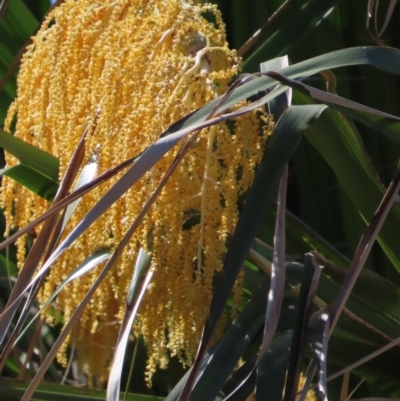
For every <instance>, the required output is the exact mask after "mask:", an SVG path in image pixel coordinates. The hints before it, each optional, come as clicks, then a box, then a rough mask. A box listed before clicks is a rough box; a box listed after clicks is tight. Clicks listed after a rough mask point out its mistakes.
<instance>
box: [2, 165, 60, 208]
mask: <svg viewBox="0 0 400 401" xmlns="http://www.w3.org/2000/svg"><path fill="white" fill-rule="evenodd" d="M0 175H5V176H6V177H9V178H12V179H13V180H14V181H17V182H18V183H20V184H21V185H23V186H24V187H26V188H28V189H29V190H30V191H32V192H34V193H35V194H37V195H39V196H41V197H42V198H43V199H46V200H47V201H49V202H52V201H53V199H54V196H55V194H56V192H57V189H58V182H57V181H55V180H52V179H51V178H49V177H47V176H45V175H43V174H41V173H40V172H38V171H37V170H34V169H33V168H31V167H28V166H26V165H24V164H18V165H17V166H13V167H10V168H5V169H2V170H0Z"/></svg>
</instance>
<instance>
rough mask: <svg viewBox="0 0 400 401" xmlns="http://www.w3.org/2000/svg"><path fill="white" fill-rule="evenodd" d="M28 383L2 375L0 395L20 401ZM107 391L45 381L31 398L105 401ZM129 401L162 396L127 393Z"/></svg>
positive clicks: (48, 400)
mask: <svg viewBox="0 0 400 401" xmlns="http://www.w3.org/2000/svg"><path fill="white" fill-rule="evenodd" d="M26 387H27V383H21V382H20V381H19V380H18V381H17V380H11V379H5V378H2V377H0V397H1V398H2V399H4V400H7V401H20V399H21V397H22V395H23V393H24V391H25V389H26ZM105 395H106V394H105V391H102V390H87V389H79V388H75V387H73V386H65V385H61V384H49V383H43V384H40V385H39V386H38V389H37V391H36V392H35V395H34V398H31V400H38V401H39V400H40V401H96V400H98V401H104V400H105ZM126 399H127V401H158V400H159V401H161V400H163V398H162V397H155V396H149V395H142V394H132V393H129V394H128V395H127V398H126Z"/></svg>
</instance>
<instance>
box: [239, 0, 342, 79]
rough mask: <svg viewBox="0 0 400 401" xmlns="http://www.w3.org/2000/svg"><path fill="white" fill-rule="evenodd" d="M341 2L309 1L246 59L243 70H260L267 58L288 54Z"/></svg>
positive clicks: (329, 0) (331, 0)
mask: <svg viewBox="0 0 400 401" xmlns="http://www.w3.org/2000/svg"><path fill="white" fill-rule="evenodd" d="M339 2H340V0H325V1H320V0H309V1H307V2H306V3H305V4H303V6H302V7H301V8H300V10H298V11H297V12H296V14H295V15H294V16H293V17H292V18H291V19H290V20H289V21H287V22H286V23H285V24H284V25H283V26H281V27H280V29H277V30H276V31H275V32H274V33H273V34H272V35H270V36H269V37H268V38H267V39H266V40H265V41H264V43H262V44H261V45H259V46H258V48H257V50H256V51H255V52H254V53H253V54H251V56H250V57H248V58H247V59H246V61H245V62H244V64H243V69H244V70H245V71H247V72H253V71H256V70H258V65H259V64H260V63H262V62H263V61H264V60H265V58H266V57H277V56H282V55H284V54H288V53H290V52H291V50H292V49H294V48H295V47H296V46H298V44H299V43H300V42H301V41H302V40H303V39H304V38H305V37H306V36H307V35H308V34H309V33H310V32H311V31H313V30H314V28H315V27H316V26H317V25H318V24H319V23H320V22H321V21H322V20H323V19H324V18H325V17H326V16H327V15H328V14H329V13H330V12H331V11H332V9H333V8H334V7H335V6H336V5H337V4H338V3H339Z"/></svg>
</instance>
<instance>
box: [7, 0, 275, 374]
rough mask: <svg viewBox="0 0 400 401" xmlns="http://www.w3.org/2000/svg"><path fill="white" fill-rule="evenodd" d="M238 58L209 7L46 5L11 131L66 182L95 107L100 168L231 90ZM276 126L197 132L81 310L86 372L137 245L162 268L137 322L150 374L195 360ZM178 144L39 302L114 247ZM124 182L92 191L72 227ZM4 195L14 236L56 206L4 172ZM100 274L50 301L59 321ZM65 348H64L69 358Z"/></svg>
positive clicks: (106, 342) (107, 333)
mask: <svg viewBox="0 0 400 401" xmlns="http://www.w3.org/2000/svg"><path fill="white" fill-rule="evenodd" d="M205 17H207V19H206V18H205ZM210 19H211V20H212V22H209V20H210ZM239 62H240V60H239V59H238V58H237V56H236V54H235V52H234V51H231V50H229V49H228V47H227V43H226V38H225V27H224V23H223V21H222V19H221V16H220V13H219V11H218V10H217V9H216V7H215V6H213V5H209V4H208V5H201V4H200V3H199V2H190V3H187V2H184V1H181V0H115V1H112V0H102V1H97V0H79V1H75V0H66V1H65V2H64V3H63V4H62V5H61V6H60V7H58V8H56V9H54V10H53V11H52V12H51V13H50V14H49V16H48V17H47V19H46V21H45V22H44V24H43V26H42V28H41V29H40V31H39V32H38V34H37V35H36V37H35V38H34V40H33V44H32V45H31V46H30V47H29V48H28V51H27V53H26V54H25V56H24V58H23V63H22V65H21V70H20V74H19V76H18V96H17V99H16V100H15V102H14V103H13V105H12V106H11V108H10V110H9V113H8V118H7V120H6V124H5V129H6V130H8V131H11V130H12V129H13V128H12V124H13V122H14V121H15V120H16V126H15V135H16V136H17V137H19V138H21V139H23V140H25V141H27V142H29V143H31V144H33V145H35V146H37V147H40V148H41V149H44V150H45V151H47V152H49V153H51V154H53V155H55V156H57V157H58V158H59V159H60V179H61V177H62V176H63V174H64V173H65V171H66V168H67V166H68V164H69V162H70V158H71V155H72V154H73V152H74V150H75V148H76V146H77V143H78V141H79V139H80V138H81V136H82V133H83V132H84V131H85V129H86V128H87V127H88V126H90V124H91V123H92V122H93V120H94V116H95V115H96V113H97V110H100V112H99V115H98V118H97V121H96V126H95V127H93V128H92V129H91V130H90V133H89V136H88V138H87V141H86V161H87V160H89V159H90V157H91V156H92V155H93V153H94V152H97V156H98V169H99V172H103V171H105V170H107V169H108V168H110V167H111V166H116V165H117V164H119V163H120V162H122V161H123V160H125V159H127V158H129V157H133V156H135V155H137V154H138V153H140V152H142V151H143V150H144V149H145V148H146V147H148V146H150V145H151V144H152V143H153V142H154V141H155V140H157V138H158V137H159V135H160V134H161V133H162V132H163V131H164V130H165V129H166V128H167V127H168V126H169V125H170V124H171V123H173V122H174V121H176V120H178V119H179V118H181V117H183V116H184V115H186V114H187V113H189V112H191V111H193V110H195V109H197V108H199V107H201V106H203V105H204V104H206V103H207V102H209V101H211V100H213V99H215V98H216V97H218V96H219V95H221V94H223V93H224V92H225V91H226V90H227V87H228V84H229V82H230V80H231V79H232V78H233V77H234V76H235V75H236V74H237V72H238V68H239ZM239 106H240V105H237V106H236V107H239ZM260 115H262V116H261V118H262V119H263V123H262V124H260V121H261V120H260ZM260 125H262V126H263V129H261V130H260ZM271 129H272V122H271V119H270V118H269V116H267V115H265V114H263V112H262V111H257V112H254V113H250V114H248V115H246V116H243V117H240V118H238V119H236V120H235V121H234V122H232V124H226V123H223V124H220V125H218V126H214V127H212V128H210V129H208V130H203V131H202V132H201V134H200V136H199V138H198V139H197V141H196V143H195V144H194V145H193V146H192V148H191V149H190V151H189V152H188V153H187V155H186V156H185V157H184V159H183V161H182V162H181V164H180V166H179V167H178V168H177V170H176V171H175V172H174V174H173V176H172V177H171V179H170V180H169V182H168V184H167V185H166V186H165V187H164V189H163V191H162V193H161V195H160V196H159V197H158V199H157V201H156V203H155V204H154V205H153V206H152V208H151V210H150V212H149V213H148V214H147V216H146V218H145V220H144V221H143V223H142V225H141V226H140V228H139V229H138V230H137V232H136V233H135V235H134V237H133V238H132V240H131V241H130V243H129V245H128V246H127V247H126V249H125V251H124V253H123V256H122V257H121V259H120V261H119V263H118V265H117V266H115V268H114V270H113V271H112V272H110V274H109V276H108V279H107V280H106V282H105V283H103V284H102V285H101V287H100V288H99V290H98V291H97V292H96V294H95V296H94V298H93V299H92V302H91V303H90V305H89V307H88V308H86V311H85V313H84V316H83V318H82V319H81V322H80V324H79V327H78V329H77V331H76V333H75V335H74V338H75V339H76V341H75V346H76V350H77V353H78V359H79V361H80V363H81V366H82V367H85V369H87V370H88V372H89V374H90V375H94V376H96V377H98V378H100V379H102V378H104V375H105V373H106V371H107V366H108V365H109V363H110V359H111V356H112V351H113V344H114V342H115V339H116V336H117V331H118V320H119V319H121V316H122V312H123V309H124V301H125V297H126V293H127V289H128V287H129V284H130V281H131V277H132V272H133V268H134V264H135V260H136V256H137V254H138V251H139V249H140V248H141V247H143V248H145V249H150V248H151V253H152V261H151V265H152V268H153V269H154V271H155V273H154V276H153V280H152V283H151V285H150V287H149V288H148V291H147V294H146V297H145V299H144V303H143V305H142V306H141V309H140V316H139V319H138V320H139V323H140V334H141V335H143V337H144V339H145V342H146V345H147V348H148V355H149V362H148V375H149V376H151V374H152V373H154V371H155V368H156V366H157V365H160V364H161V365H162V364H163V361H165V360H166V358H167V355H169V354H172V355H178V356H179V357H180V358H181V359H182V360H183V361H184V362H189V361H190V360H191V359H192V357H193V355H194V352H195V350H196V346H197V342H198V340H199V335H200V331H201V327H202V324H203V323H204V319H205V316H206V313H207V309H208V306H209V304H210V300H211V296H212V281H213V276H214V274H215V272H218V271H219V270H220V269H221V267H222V264H223V257H224V254H225V252H226V247H227V240H228V237H229V236H230V235H231V234H232V233H233V231H234V229H235V225H236V223H237V219H238V210H237V203H238V198H239V196H240V195H242V194H243V193H244V192H245V191H246V190H247V188H248V187H249V185H250V184H251V182H252V180H253V176H254V171H255V168H256V166H257V164H258V163H259V161H260V159H261V156H262V149H263V147H264V144H265V141H266V139H267V136H268V134H269V133H270V132H271ZM177 151H178V148H174V149H173V150H172V151H170V152H169V153H168V154H167V155H166V156H165V157H164V158H163V159H162V160H161V161H160V162H159V163H157V164H156V166H155V167H154V168H153V169H152V170H151V171H149V172H148V173H147V174H146V175H145V176H144V177H143V178H142V179H141V180H140V181H139V182H138V183H137V184H136V185H134V186H133V187H132V188H131V189H130V190H129V191H128V192H127V193H126V194H125V195H124V196H123V197H122V198H121V199H119V201H118V202H116V203H115V204H114V205H113V206H112V207H111V208H110V209H109V210H108V211H107V212H106V213H105V214H104V215H103V216H101V218H99V219H98V221H97V222H96V223H95V224H93V225H92V226H91V227H90V229H89V230H88V231H87V232H86V233H85V234H84V235H82V236H81V238H79V239H78V240H77V241H76V242H75V243H74V245H73V246H72V247H71V248H70V249H69V251H68V252H66V253H65V254H64V255H63V256H62V257H61V258H60V259H59V260H58V262H57V263H56V264H55V265H54V266H53V267H52V269H51V271H50V273H49V275H48V277H47V278H46V283H45V285H44V288H43V290H42V292H41V294H40V298H41V300H42V301H44V300H45V299H47V297H48V296H49V295H50V294H51V293H52V292H53V291H54V289H55V288H56V287H57V285H58V284H59V283H60V282H61V281H62V280H63V279H65V278H66V276H67V275H68V274H69V273H70V272H71V271H72V270H73V269H74V268H76V266H78V265H79V263H81V262H82V261H83V260H84V259H85V258H86V257H88V256H89V255H91V254H92V253H93V252H94V251H95V250H97V249H99V248H102V247H110V248H113V247H115V244H117V243H118V242H119V241H120V240H121V238H122V237H123V235H124V233H125V231H126V230H127V228H128V227H129V226H130V224H131V223H132V222H133V220H134V219H135V217H136V216H137V215H138V213H139V211H140V210H141V208H142V206H143V204H144V202H145V201H146V200H147V199H148V197H149V194H151V193H152V192H153V191H154V189H155V188H156V186H157V183H158V182H159V181H160V179H161V177H162V176H163V174H164V173H165V171H166V170H167V168H168V167H169V165H170V164H171V162H172V160H173V159H174V156H175V155H176V153H177ZM6 159H7V165H8V166H12V165H15V164H16V163H18V160H16V159H15V158H14V157H12V156H11V155H7V156H6ZM116 179H117V178H115V179H113V180H111V181H110V182H108V183H107V184H105V185H103V186H101V187H99V188H97V189H95V190H93V191H92V192H91V193H89V194H87V195H86V196H84V198H83V200H82V201H81V202H80V203H79V206H78V208H77V209H76V211H75V213H74V214H73V216H72V218H71V220H70V221H69V223H68V226H67V228H66V233H65V234H68V232H70V231H71V229H72V228H73V227H74V226H75V225H76V224H77V223H78V222H79V221H80V220H81V219H82V218H83V217H84V215H85V214H86V213H87V212H88V210H90V208H91V207H92V206H93V205H94V204H95V203H96V202H98V200H99V199H100V198H101V196H102V195H103V194H104V193H105V192H106V191H107V190H108V189H109V188H110V187H111V186H112V184H113V183H115V181H116ZM1 202H2V206H3V207H4V208H5V214H6V218H7V233H8V232H9V231H10V230H11V229H14V228H16V227H22V226H24V225H26V224H27V223H29V222H30V221H32V220H33V219H34V218H35V217H37V216H39V215H40V214H41V213H43V212H44V211H45V210H46V209H47V208H48V206H49V205H48V204H47V202H46V201H44V200H43V199H41V198H40V197H38V196H36V195H34V194H32V193H30V192H29V191H28V190H27V189H25V188H23V187H21V186H19V185H18V184H16V183H15V182H13V181H11V180H10V179H7V178H6V177H5V178H4V180H3V185H2V194H1ZM25 247H26V244H25V240H24V239H22V240H19V242H18V248H19V251H18V257H19V262H20V264H22V263H23V260H24V258H25ZM98 271H99V270H98V269H97V270H96V269H95V270H94V271H93V272H91V273H90V274H87V275H86V276H84V277H82V278H80V279H79V280H76V281H75V282H73V283H71V284H70V285H68V288H67V290H65V291H63V292H62V293H61V294H60V295H59V297H58V298H57V301H56V305H55V308H56V310H58V311H60V312H61V313H62V314H63V318H64V321H68V319H69V318H70V316H71V315H72V313H73V311H74V309H75V308H76V306H77V305H78V304H79V302H80V300H81V299H82V297H83V296H84V294H85V293H86V291H87V289H88V288H89V287H90V285H91V284H92V283H93V282H94V280H95V277H96V274H98ZM237 292H238V294H239V292H240V285H238V289H237ZM90 335H91V336H92V337H90ZM90 338H91V339H90ZM65 352H66V351H65V350H64V354H63V355H61V356H60V359H61V361H64V362H65Z"/></svg>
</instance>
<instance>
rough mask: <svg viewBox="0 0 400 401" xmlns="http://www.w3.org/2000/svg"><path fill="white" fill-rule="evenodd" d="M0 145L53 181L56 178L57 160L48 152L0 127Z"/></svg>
mask: <svg viewBox="0 0 400 401" xmlns="http://www.w3.org/2000/svg"><path fill="white" fill-rule="evenodd" d="M0 147H1V148H3V149H4V150H6V151H7V152H9V153H11V154H12V155H13V156H15V157H16V158H17V159H19V160H20V162H21V163H23V164H25V165H26V166H28V167H31V168H32V169H33V170H36V171H37V172H39V173H40V174H42V175H43V176H45V177H48V178H50V179H52V180H53V181H57V180H58V170H59V160H58V159H57V157H55V156H53V155H51V154H50V153H47V152H45V151H44V150H41V149H39V148H37V147H36V146H33V145H31V144H29V143H27V142H25V141H23V140H21V139H19V138H17V137H15V136H14V135H11V134H8V133H7V132H5V131H3V130H2V129H0Z"/></svg>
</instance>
